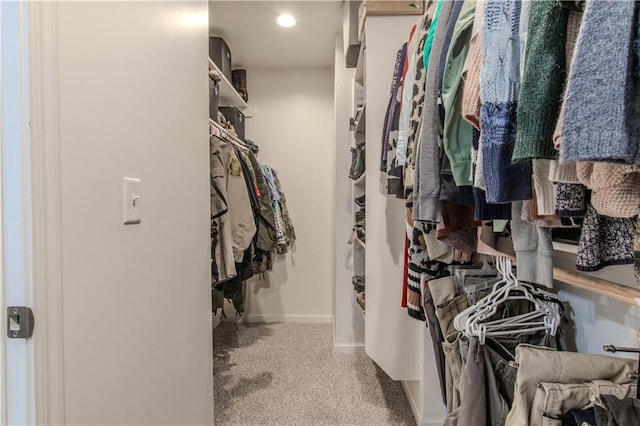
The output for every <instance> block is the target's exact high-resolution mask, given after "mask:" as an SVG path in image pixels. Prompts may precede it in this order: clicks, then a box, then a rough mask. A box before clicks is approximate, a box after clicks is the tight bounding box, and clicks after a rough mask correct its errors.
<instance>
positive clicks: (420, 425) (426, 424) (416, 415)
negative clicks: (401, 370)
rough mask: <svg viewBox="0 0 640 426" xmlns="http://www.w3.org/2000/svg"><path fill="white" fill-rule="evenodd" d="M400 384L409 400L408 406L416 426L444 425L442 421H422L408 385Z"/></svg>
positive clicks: (405, 383)
mask: <svg viewBox="0 0 640 426" xmlns="http://www.w3.org/2000/svg"><path fill="white" fill-rule="evenodd" d="M400 383H402V388H403V389H404V393H405V394H406V395H407V399H408V400H409V405H410V406H411V411H412V412H413V417H414V419H415V420H416V425H417V426H442V424H443V423H444V419H423V418H422V413H420V412H419V410H418V404H416V400H415V398H414V397H413V394H412V393H411V390H410V389H409V385H407V382H404V381H402V382H400Z"/></svg>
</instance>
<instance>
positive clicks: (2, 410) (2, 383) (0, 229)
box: [0, 5, 8, 425]
mask: <svg viewBox="0 0 640 426" xmlns="http://www.w3.org/2000/svg"><path fill="white" fill-rule="evenodd" d="M1 37H2V5H0V38H1ZM2 64H3V61H2V43H0V95H1V94H2V93H3V92H2V81H3V80H2V70H3V68H2ZM2 104H3V102H2V99H1V98H0V121H1V120H2ZM1 132H2V125H1V123H0V309H2V310H4V307H5V306H6V302H5V294H4V293H5V286H6V285H7V284H6V281H5V279H4V263H5V261H4V208H3V206H4V204H3V194H2V187H3V185H2V174H3V169H2V158H3V157H2V151H3V150H2V134H1ZM5 328H6V324H5V315H4V312H1V311H0V332H1V333H2V337H1V338H0V424H3V425H6V424H7V419H8V417H7V391H8V386H7V360H6V359H7V357H6V352H5V351H6V350H7V349H6V344H5V338H4V330H5Z"/></svg>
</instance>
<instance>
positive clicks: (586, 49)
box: [560, 0, 640, 163]
mask: <svg viewBox="0 0 640 426" xmlns="http://www.w3.org/2000/svg"><path fill="white" fill-rule="evenodd" d="M634 8H635V2H634V1H633V0H620V1H607V2H587V5H586V8H585V11H584V16H583V20H582V26H581V27H580V34H579V36H578V40H577V44H576V48H575V49H576V51H575V54H574V55H573V61H572V65H571V70H570V73H569V81H568V84H567V90H566V93H565V97H564V104H565V105H564V116H563V119H562V127H561V131H560V133H561V138H562V145H561V158H562V161H565V162H576V161H623V162H626V163H637V162H638V161H640V155H639V150H638V144H639V138H640V96H639V95H638V93H639V88H638V84H639V81H638V79H637V78H634V76H633V72H632V63H633V61H634V60H633V55H632V53H631V52H632V40H633V36H632V32H633V26H634V22H635V21H634V16H635V15H634Z"/></svg>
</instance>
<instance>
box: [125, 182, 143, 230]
mask: <svg viewBox="0 0 640 426" xmlns="http://www.w3.org/2000/svg"><path fill="white" fill-rule="evenodd" d="M122 219H123V222H124V224H125V225H132V224H136V223H140V222H141V221H142V182H141V181H140V179H135V178H129V177H125V178H122Z"/></svg>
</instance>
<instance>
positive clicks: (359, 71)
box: [353, 41, 366, 87]
mask: <svg viewBox="0 0 640 426" xmlns="http://www.w3.org/2000/svg"><path fill="white" fill-rule="evenodd" d="M365 49H366V47H365V43H364V41H362V43H360V53H358V65H356V73H355V76H354V77H353V79H354V81H355V82H356V83H358V84H359V85H360V86H363V87H364V54H365Z"/></svg>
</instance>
